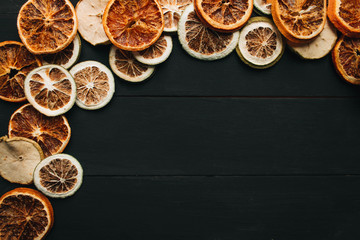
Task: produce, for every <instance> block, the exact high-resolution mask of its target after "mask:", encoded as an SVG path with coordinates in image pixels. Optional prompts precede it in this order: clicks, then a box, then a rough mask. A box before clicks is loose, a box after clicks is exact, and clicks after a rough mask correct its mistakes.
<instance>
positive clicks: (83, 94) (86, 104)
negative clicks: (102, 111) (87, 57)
mask: <svg viewBox="0 0 360 240" xmlns="http://www.w3.org/2000/svg"><path fill="white" fill-rule="evenodd" d="M70 73H71V75H73V77H74V80H75V83H76V92H77V96H76V104H77V105H78V106H79V107H81V108H84V109H87V110H95V109H99V108H102V107H104V106H105V105H106V104H108V103H109V102H110V100H111V98H112V97H113V95H114V92H115V82H114V76H113V74H112V73H111V71H110V69H108V68H107V67H106V66H105V65H103V64H101V63H99V62H96V61H86V62H82V63H78V64H76V65H75V66H74V67H73V68H72V69H71V70H70Z"/></svg>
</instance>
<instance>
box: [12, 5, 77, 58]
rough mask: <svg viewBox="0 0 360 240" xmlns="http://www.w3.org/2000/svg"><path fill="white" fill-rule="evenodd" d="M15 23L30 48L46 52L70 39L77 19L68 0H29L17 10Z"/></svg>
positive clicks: (68, 41) (23, 40)
mask: <svg viewBox="0 0 360 240" xmlns="http://www.w3.org/2000/svg"><path fill="white" fill-rule="evenodd" d="M17 27H18V31H19V35H20V38H21V41H22V42H23V43H24V44H25V46H26V47H27V49H29V51H30V52H32V53H34V54H49V53H56V52H59V51H61V50H63V49H64V48H66V47H67V46H68V45H69V44H70V43H71V42H72V40H73V39H74V38H75V35H76V32H77V27H78V21H77V18H76V13H75V9H74V7H73V5H72V4H71V2H70V1H69V0H28V1H27V2H26V3H25V4H24V5H23V6H22V7H21V9H20V11H19V15H18V19H17Z"/></svg>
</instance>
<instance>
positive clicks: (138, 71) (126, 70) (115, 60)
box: [109, 46, 155, 82]
mask: <svg viewBox="0 0 360 240" xmlns="http://www.w3.org/2000/svg"><path fill="white" fill-rule="evenodd" d="M109 63H110V67H111V69H112V70H113V72H114V73H115V74H116V75H117V76H118V77H120V78H122V79H124V80H126V81H129V82H141V81H144V80H145V79H147V78H149V77H150V76H151V75H152V74H153V72H154V70H155V67H154V66H151V65H146V64H143V63H141V62H139V61H138V60H136V59H135V57H134V56H133V54H132V53H131V52H128V51H124V50H121V49H119V48H117V47H115V46H112V48H111V50H110V54H109Z"/></svg>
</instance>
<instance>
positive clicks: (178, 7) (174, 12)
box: [159, 0, 192, 32]
mask: <svg viewBox="0 0 360 240" xmlns="http://www.w3.org/2000/svg"><path fill="white" fill-rule="evenodd" d="M159 3H160V5H161V8H162V11H163V14H164V21H165V27H164V32H176V31H177V29H178V24H179V20H180V16H181V14H182V12H183V11H184V10H185V8H186V7H187V6H188V5H190V4H191V3H192V0H159Z"/></svg>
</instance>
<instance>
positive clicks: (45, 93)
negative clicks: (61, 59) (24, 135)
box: [25, 65, 76, 116]
mask: <svg viewBox="0 0 360 240" xmlns="http://www.w3.org/2000/svg"><path fill="white" fill-rule="evenodd" d="M25 95H26V98H27V99H28V101H29V102H30V103H31V104H32V105H33V106H34V108H36V109H37V110H38V111H39V112H41V113H43V114H45V115H46V116H58V115H61V114H64V113H66V112H67V111H69V110H70V109H71V108H72V106H73V105H74V103H75V100H76V84H75V81H74V79H73V77H72V76H71V74H70V73H69V72H68V71H67V70H66V69H64V68H62V67H60V66H58V65H46V66H42V67H39V68H36V69H34V70H33V71H31V72H30V73H29V74H28V76H27V77H26V79H25Z"/></svg>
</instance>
